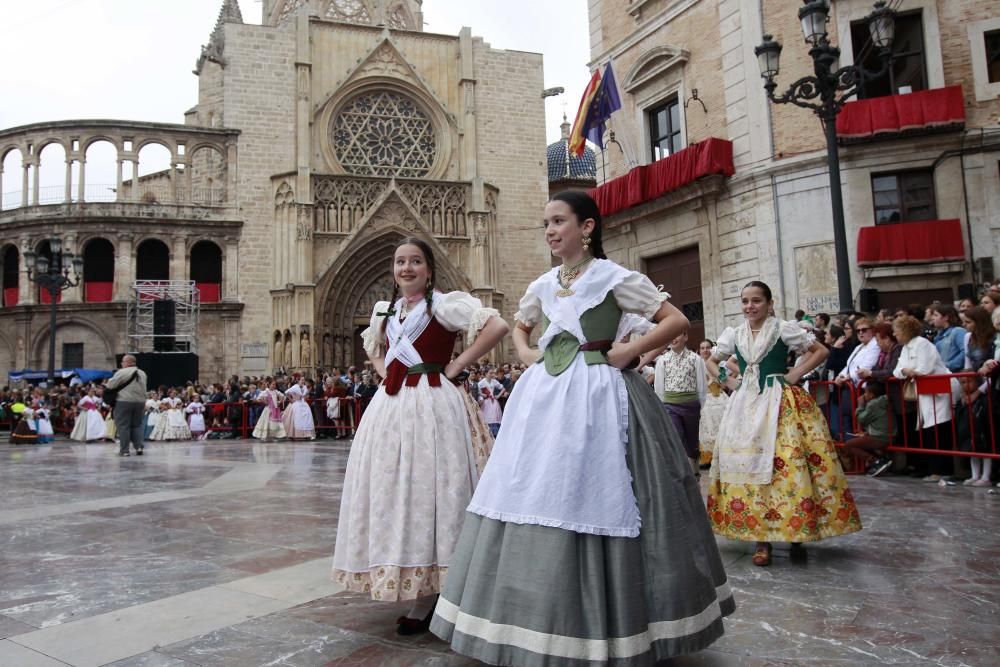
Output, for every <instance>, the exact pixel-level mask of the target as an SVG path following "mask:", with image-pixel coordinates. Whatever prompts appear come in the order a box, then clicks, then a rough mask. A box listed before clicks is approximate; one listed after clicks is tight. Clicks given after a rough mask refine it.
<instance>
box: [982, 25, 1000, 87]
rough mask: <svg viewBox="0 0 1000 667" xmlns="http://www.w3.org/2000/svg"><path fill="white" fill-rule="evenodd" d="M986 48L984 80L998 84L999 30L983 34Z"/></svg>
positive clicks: (999, 78) (999, 68) (999, 75)
mask: <svg viewBox="0 0 1000 667" xmlns="http://www.w3.org/2000/svg"><path fill="white" fill-rule="evenodd" d="M983 42H984V46H985V47H986V78H987V79H988V80H989V82H990V83H1000V30H990V31H989V32H985V33H983Z"/></svg>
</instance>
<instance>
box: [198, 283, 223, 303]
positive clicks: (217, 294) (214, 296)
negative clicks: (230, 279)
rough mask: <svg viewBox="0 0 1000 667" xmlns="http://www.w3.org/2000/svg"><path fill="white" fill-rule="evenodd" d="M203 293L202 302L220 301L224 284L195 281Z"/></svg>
mask: <svg viewBox="0 0 1000 667" xmlns="http://www.w3.org/2000/svg"><path fill="white" fill-rule="evenodd" d="M194 286H195V287H197V288H198V291H199V292H200V293H201V302H202V303H219V302H220V301H222V285H220V284H219V283H195V284H194Z"/></svg>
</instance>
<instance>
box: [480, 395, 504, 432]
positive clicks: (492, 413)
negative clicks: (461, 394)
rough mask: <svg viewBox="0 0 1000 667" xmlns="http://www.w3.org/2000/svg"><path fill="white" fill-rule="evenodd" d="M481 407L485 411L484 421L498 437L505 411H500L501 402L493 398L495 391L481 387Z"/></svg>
mask: <svg viewBox="0 0 1000 667" xmlns="http://www.w3.org/2000/svg"><path fill="white" fill-rule="evenodd" d="M479 407H480V409H482V411H483V420H485V421H486V425H487V426H489V427H490V433H492V434H493V437H494V438H495V437H497V433H499V432H500V420H501V419H502V418H503V410H501V409H500V401H498V400H497V399H496V398H494V397H493V390H492V389H491V388H490V387H480V389H479Z"/></svg>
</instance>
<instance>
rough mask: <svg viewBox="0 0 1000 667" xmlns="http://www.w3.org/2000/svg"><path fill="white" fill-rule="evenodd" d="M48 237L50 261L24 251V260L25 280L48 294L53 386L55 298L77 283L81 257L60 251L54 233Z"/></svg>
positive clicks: (80, 270)
mask: <svg viewBox="0 0 1000 667" xmlns="http://www.w3.org/2000/svg"><path fill="white" fill-rule="evenodd" d="M48 241H49V250H50V251H51V253H52V259H51V261H50V260H49V258H48V257H46V256H45V255H39V254H37V253H34V252H26V253H24V264H25V266H27V267H28V280H30V281H32V282H34V283H37V284H38V286H39V287H41V288H42V289H44V290H45V291H46V292H48V294H49V387H52V385H53V383H54V382H55V374H56V305H57V303H56V302H57V301H58V300H59V293H60V292H62V291H63V290H64V289H67V288H69V287H75V286H77V285H79V284H80V277H81V275H82V274H83V258H82V257H80V256H78V255H74V254H73V253H71V252H70V251H69V250H66V251H65V252H62V239H60V238H59V237H57V236H54V237H52V238H50V239H49V240H48Z"/></svg>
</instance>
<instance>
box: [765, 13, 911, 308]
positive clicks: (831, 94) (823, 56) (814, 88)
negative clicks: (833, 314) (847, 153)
mask: <svg viewBox="0 0 1000 667" xmlns="http://www.w3.org/2000/svg"><path fill="white" fill-rule="evenodd" d="M895 17H896V12H895V11H894V10H892V9H889V8H888V7H886V4H885V2H884V1H883V0H879V1H878V2H876V3H875V7H874V10H873V11H872V13H871V14H870V15H869V16H868V30H869V33H870V34H871V39H872V43H873V44H874V45H875V48H877V49H878V55H879V58H880V60H881V66H880V67H879V69H878V70H877V71H874V72H873V71H869V70H866V69H865V68H864V67H863V66H862V65H861V64H858V63H856V64H854V65H848V66H847V67H839V65H840V49H839V48H837V47H836V46H833V45H832V44H830V40H829V36H828V34H827V30H826V24H827V22H828V21H829V19H830V3H829V0H803V6H802V7H801V8H800V9H799V22H800V23H801V24H802V36H803V38H804V39H805V41H806V43H807V44H809V45H811V47H812V48H810V49H809V55H810V57H812V59H813V70H814V72H815V74H814V75H813V76H806V77H803V78H801V79H799V80H798V81H796V82H794V83H793V84H792V85H791V86H789V87H788V90H787V91H785V93H784V94H783V95H781V96H775V94H774V91H775V89H776V88H777V87H778V84H777V83H775V78H776V77H777V76H778V71H779V65H778V61H779V58H780V56H781V44H779V43H778V42H776V41H775V40H774V39H773V38H772V37H771V35H764V41H763V42H762V43H761V44H760V46H758V47H756V48H755V49H754V54H756V56H757V62H758V64H759V65H760V75H761V77H762V78H763V79H764V90H765V91H767V97H768V99H769V100H771V101H772V102H774V103H775V104H788V103H791V104H794V105H796V106H800V107H803V108H805V109H811V110H812V111H813V113H815V114H816V115H817V116H819V117H820V120H821V121H822V123H823V129H824V131H825V134H826V152H827V164H828V165H829V171H830V200H831V202H830V203H831V205H832V208H833V246H834V251H835V254H836V259H837V292H838V296H839V299H840V309H841V310H851V309H853V308H854V291H853V290H852V289H851V266H850V263H849V261H848V258H847V231H846V229H845V225H844V200H843V194H842V193H841V189H840V155H839V153H838V150H837V114H839V113H840V110H841V108H843V106H844V103H845V101H846V100H847V99H848V98H850V97H851V96H853V95H854V94H855V93H857V92H858V89H859V88H860V87H861V86H862V85H863V84H864V83H865V81H868V80H870V79H877V78H879V77H881V76H884V75H885V74H886V73H887V72H888V71H889V60H890V56H891V55H892V51H891V49H892V38H893V33H894V26H895V23H894V22H895Z"/></svg>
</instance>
